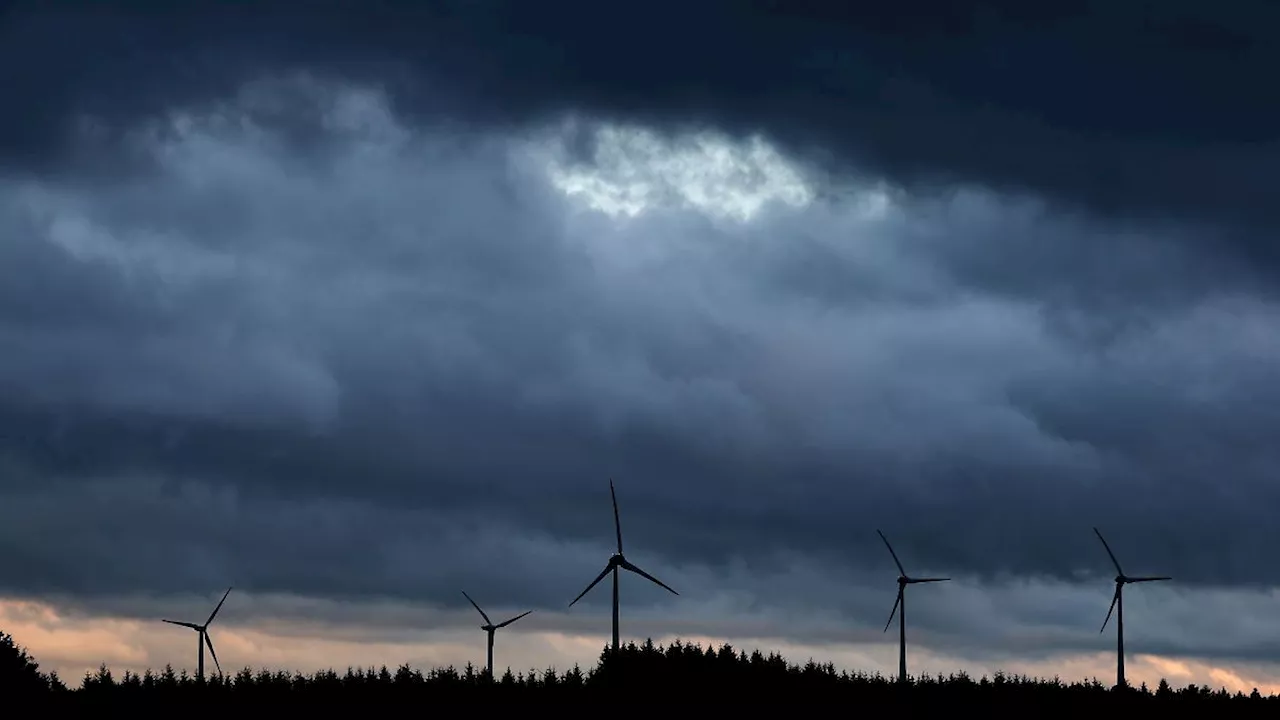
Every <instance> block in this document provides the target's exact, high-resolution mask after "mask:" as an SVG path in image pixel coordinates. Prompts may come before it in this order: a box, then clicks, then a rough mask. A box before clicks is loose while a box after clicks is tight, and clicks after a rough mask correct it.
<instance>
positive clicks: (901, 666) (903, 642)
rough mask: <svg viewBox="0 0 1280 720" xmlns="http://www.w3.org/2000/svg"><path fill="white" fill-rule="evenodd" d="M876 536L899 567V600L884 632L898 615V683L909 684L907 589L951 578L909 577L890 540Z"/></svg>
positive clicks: (887, 630)
mask: <svg viewBox="0 0 1280 720" xmlns="http://www.w3.org/2000/svg"><path fill="white" fill-rule="evenodd" d="M876 534H878V535H879V536H880V539H881V540H883V541H884V546H885V547H887V548H889V554H890V555H892V556H893V563H894V564H895V565H897V566H898V599H897V600H894V601H893V609H892V610H890V611H889V622H887V623H885V624H884V631H885V632H889V626H890V625H892V624H893V616H894V613H897V615H898V682H900V683H906V682H907V596H906V589H907V586H908V585H915V584H917V583H933V582H946V581H947V580H950V579H951V578H913V577H908V576H907V571H906V570H903V569H902V561H900V560H898V553H896V552H894V551H893V546H892V545H890V544H889V538H887V537H885V536H884V533H882V532H880V531H879V530H877V531H876Z"/></svg>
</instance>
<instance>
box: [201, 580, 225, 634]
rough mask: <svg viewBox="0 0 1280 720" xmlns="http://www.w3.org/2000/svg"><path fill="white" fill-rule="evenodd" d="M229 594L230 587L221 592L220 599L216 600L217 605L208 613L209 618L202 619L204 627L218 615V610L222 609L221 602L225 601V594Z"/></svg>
mask: <svg viewBox="0 0 1280 720" xmlns="http://www.w3.org/2000/svg"><path fill="white" fill-rule="evenodd" d="M230 594H231V588H227V591H226V592H224V593H222V599H221V600H219V601H218V607H216V608H214V609H213V612H211V613H209V619H208V620H205V621H204V624H205V627H208V625H209V623H211V622H213V619H214V618H215V617H217V616H218V611H219V610H221V609H222V603H224V602H226V601H227V596H228V595H230Z"/></svg>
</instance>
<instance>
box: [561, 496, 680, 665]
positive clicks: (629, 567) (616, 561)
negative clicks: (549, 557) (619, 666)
mask: <svg viewBox="0 0 1280 720" xmlns="http://www.w3.org/2000/svg"><path fill="white" fill-rule="evenodd" d="M609 495H610V497H612V498H613V529H614V533H615V534H616V535H617V538H618V551H617V552H615V553H614V554H613V555H611V556H609V562H608V563H607V564H606V565H605V566H604V570H601V571H600V574H599V575H597V576H596V579H595V580H592V581H591V584H590V585H588V586H587V589H585V590H583V591H582V592H580V593H578V597H576V598H574V599H573V602H571V603H569V607H573V606H574V603H577V602H578V601H579V600H581V599H582V596H583V595H586V594H587V593H589V592H591V588H593V587H595V586H596V585H598V584H599V583H600V581H601V580H603V579H604V578H605V576H606V575H608V574H610V573H613V650H614V651H615V652H617V650H618V571H619V570H626V571H627V572H632V573H635V574H636V575H639V576H640V577H642V578H644V579H646V580H648V581H649V582H652V583H654V584H655V585H657V586H658V587H661V588H663V589H665V590H667V591H669V592H670V593H671V594H672V595H679V594H680V593H678V592H676V591H675V590H672V589H671V587H670V586H668V585H667V584H666V583H664V582H662V581H661V580H659V579H658V578H656V577H654V576H652V575H650V574H649V573H647V572H645V571H644V570H641V569H640V568H639V567H638V566H636V565H635V564H634V563H632V562H631V561H630V560H627V558H626V556H624V555H623V554H622V522H621V521H620V520H619V519H618V493H617V492H616V491H615V490H614V489H613V480H612V479H610V480H609Z"/></svg>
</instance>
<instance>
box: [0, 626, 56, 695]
mask: <svg viewBox="0 0 1280 720" xmlns="http://www.w3.org/2000/svg"><path fill="white" fill-rule="evenodd" d="M56 689H65V688H63V686H62V683H61V682H60V681H59V680H58V675H57V673H50V674H48V675H46V674H44V673H42V672H40V664H39V663H37V662H36V659H35V658H33V657H32V656H31V655H30V654H29V653H28V652H27V649H26V648H24V647H22V646H21V645H18V643H17V642H16V641H15V640H14V639H13V636H12V635H9V634H8V633H6V632H4V631H3V630H0V691H2V692H3V693H4V694H5V695H6V696H12V695H28V694H36V693H48V692H49V691H51V690H56Z"/></svg>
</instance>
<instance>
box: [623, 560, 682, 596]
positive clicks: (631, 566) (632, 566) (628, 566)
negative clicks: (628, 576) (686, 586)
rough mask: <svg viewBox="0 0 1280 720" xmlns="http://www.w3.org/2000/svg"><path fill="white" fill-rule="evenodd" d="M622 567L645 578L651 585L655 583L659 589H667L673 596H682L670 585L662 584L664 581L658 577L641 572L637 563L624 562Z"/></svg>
mask: <svg viewBox="0 0 1280 720" xmlns="http://www.w3.org/2000/svg"><path fill="white" fill-rule="evenodd" d="M622 567H624V568H626V569H627V570H630V571H631V572H633V573H635V574H637V575H639V576H640V577H642V578H644V579H646V580H648V581H649V582H651V583H654V584H656V585H658V586H659V587H662V588H666V590H667V591H668V592H670V593H671V594H672V595H679V594H680V593H678V592H676V591H675V590H672V589H671V586H670V585H668V584H666V583H664V582H662V581H661V580H659V579H658V578H656V577H654V576H652V575H650V574H649V573H647V572H645V571H643V570H641V569H640V568H639V567H637V566H636V564H635V563H633V562H631V561H630V560H624V561H623V562H622Z"/></svg>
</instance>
